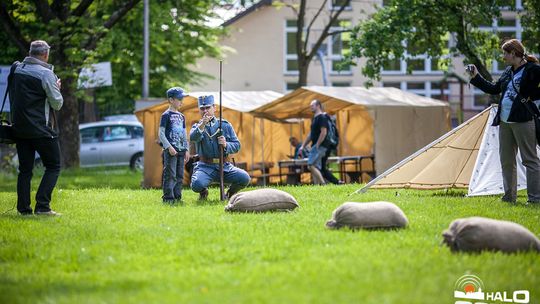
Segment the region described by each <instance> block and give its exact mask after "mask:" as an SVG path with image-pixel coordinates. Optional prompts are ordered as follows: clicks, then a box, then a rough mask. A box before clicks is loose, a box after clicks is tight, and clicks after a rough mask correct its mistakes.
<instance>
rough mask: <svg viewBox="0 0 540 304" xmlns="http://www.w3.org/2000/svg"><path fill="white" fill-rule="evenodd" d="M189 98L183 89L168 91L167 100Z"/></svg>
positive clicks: (176, 88)
mask: <svg viewBox="0 0 540 304" xmlns="http://www.w3.org/2000/svg"><path fill="white" fill-rule="evenodd" d="M186 96H189V95H188V94H187V93H186V91H185V90H184V89H182V88H181V87H174V88H170V89H168V90H167V98H176V99H182V98H184V97H186Z"/></svg>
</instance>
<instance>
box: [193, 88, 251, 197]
mask: <svg viewBox="0 0 540 304" xmlns="http://www.w3.org/2000/svg"><path fill="white" fill-rule="evenodd" d="M198 105H199V113H200V114H201V117H202V118H201V120H199V122H198V123H196V124H194V125H193V127H192V128H191V131H190V133H189V138H190V140H191V142H192V143H194V144H195V150H196V152H197V154H198V155H199V159H200V160H199V161H198V162H197V164H196V165H195V167H194V168H193V175H192V176H191V189H192V190H193V191H195V192H197V193H199V199H200V200H205V199H206V198H207V197H208V186H209V185H210V183H212V182H219V177H220V172H219V149H220V147H219V146H220V145H221V146H223V150H224V164H223V179H224V182H225V183H227V184H230V187H229V190H228V191H227V198H230V197H231V196H233V195H234V194H235V193H237V192H238V191H240V190H241V189H242V188H244V187H246V186H247V185H248V184H249V181H250V180H251V178H250V177H249V174H248V173H247V172H246V171H244V170H242V169H240V168H237V167H235V166H234V165H233V164H232V163H231V161H230V159H229V155H231V154H234V153H238V151H240V141H239V140H238V137H236V133H235V132H234V129H233V127H232V125H231V124H230V123H229V122H228V121H226V120H224V119H223V121H222V122H223V123H222V129H223V130H222V133H223V134H220V133H219V120H218V119H217V118H216V117H215V115H214V114H215V111H216V106H215V104H214V96H212V95H208V96H200V97H199V99H198Z"/></svg>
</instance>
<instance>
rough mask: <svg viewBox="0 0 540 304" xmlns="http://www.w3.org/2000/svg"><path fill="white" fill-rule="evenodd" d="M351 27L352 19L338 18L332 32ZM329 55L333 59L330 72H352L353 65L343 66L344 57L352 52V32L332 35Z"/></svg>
mask: <svg viewBox="0 0 540 304" xmlns="http://www.w3.org/2000/svg"><path fill="white" fill-rule="evenodd" d="M350 27H351V21H350V20H338V21H337V22H336V23H335V24H334V25H333V26H332V28H331V29H330V31H331V32H335V31H342V30H344V29H348V28H350ZM330 42H331V43H330V45H329V48H328V57H329V59H330V60H331V65H330V73H334V74H351V66H350V65H346V66H342V62H343V58H344V57H345V56H347V55H348V54H349V53H350V52H351V33H349V32H344V33H338V34H335V35H332V36H331V37H330Z"/></svg>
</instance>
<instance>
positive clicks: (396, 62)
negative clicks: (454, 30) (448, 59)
mask: <svg viewBox="0 0 540 304" xmlns="http://www.w3.org/2000/svg"><path fill="white" fill-rule="evenodd" d="M441 40H442V41H443V43H445V45H446V46H447V47H450V34H449V33H447V34H446V35H445V36H443V37H441ZM404 45H405V43H404ZM406 49H407V50H406V51H405V53H404V54H403V56H402V58H396V59H393V60H390V61H389V62H386V63H385V64H384V65H383V70H382V74H383V75H384V74H405V73H409V72H412V73H413V74H417V73H423V74H442V73H443V71H444V70H445V69H446V68H445V66H444V62H445V60H442V58H434V57H428V56H427V55H426V54H420V55H412V54H418V53H419V50H418V49H415V48H414V46H412V45H411V46H407V47H406ZM396 57H397V56H396ZM443 58H445V57H443Z"/></svg>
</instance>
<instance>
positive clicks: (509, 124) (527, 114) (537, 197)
mask: <svg viewBox="0 0 540 304" xmlns="http://www.w3.org/2000/svg"><path fill="white" fill-rule="evenodd" d="M501 48H502V51H503V58H504V61H505V63H506V64H508V65H509V67H508V68H506V70H505V71H504V72H503V74H502V75H501V77H500V78H499V80H497V82H496V83H491V82H488V81H486V80H485V79H484V78H482V76H480V74H478V71H477V69H476V67H475V66H474V65H472V64H471V65H468V66H467V71H468V72H469V74H470V76H471V83H472V84H473V85H475V86H476V87H478V88H479V89H481V90H482V91H484V92H486V93H489V94H499V93H500V94H501V98H500V100H499V108H498V110H497V114H496V116H495V119H494V120H493V124H492V125H493V126H499V142H500V144H499V154H500V159H501V167H502V174H503V186H504V196H503V197H502V200H503V201H505V202H510V203H515V202H516V198H517V172H516V153H517V151H518V148H519V151H520V153H521V158H522V160H523V166H525V168H526V171H527V194H528V198H529V199H528V202H530V203H537V204H538V203H540V159H539V158H538V155H537V151H536V145H537V140H536V135H535V124H534V121H533V120H532V119H533V116H532V113H538V108H537V107H536V106H535V104H534V103H533V102H532V101H535V100H538V99H540V90H539V88H538V87H539V83H540V66H539V65H538V59H537V58H536V57H534V56H531V55H528V54H526V53H525V48H524V47H523V45H522V44H521V42H520V41H519V40H517V39H510V40H508V41H506V42H505V43H503V45H502V47H501Z"/></svg>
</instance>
